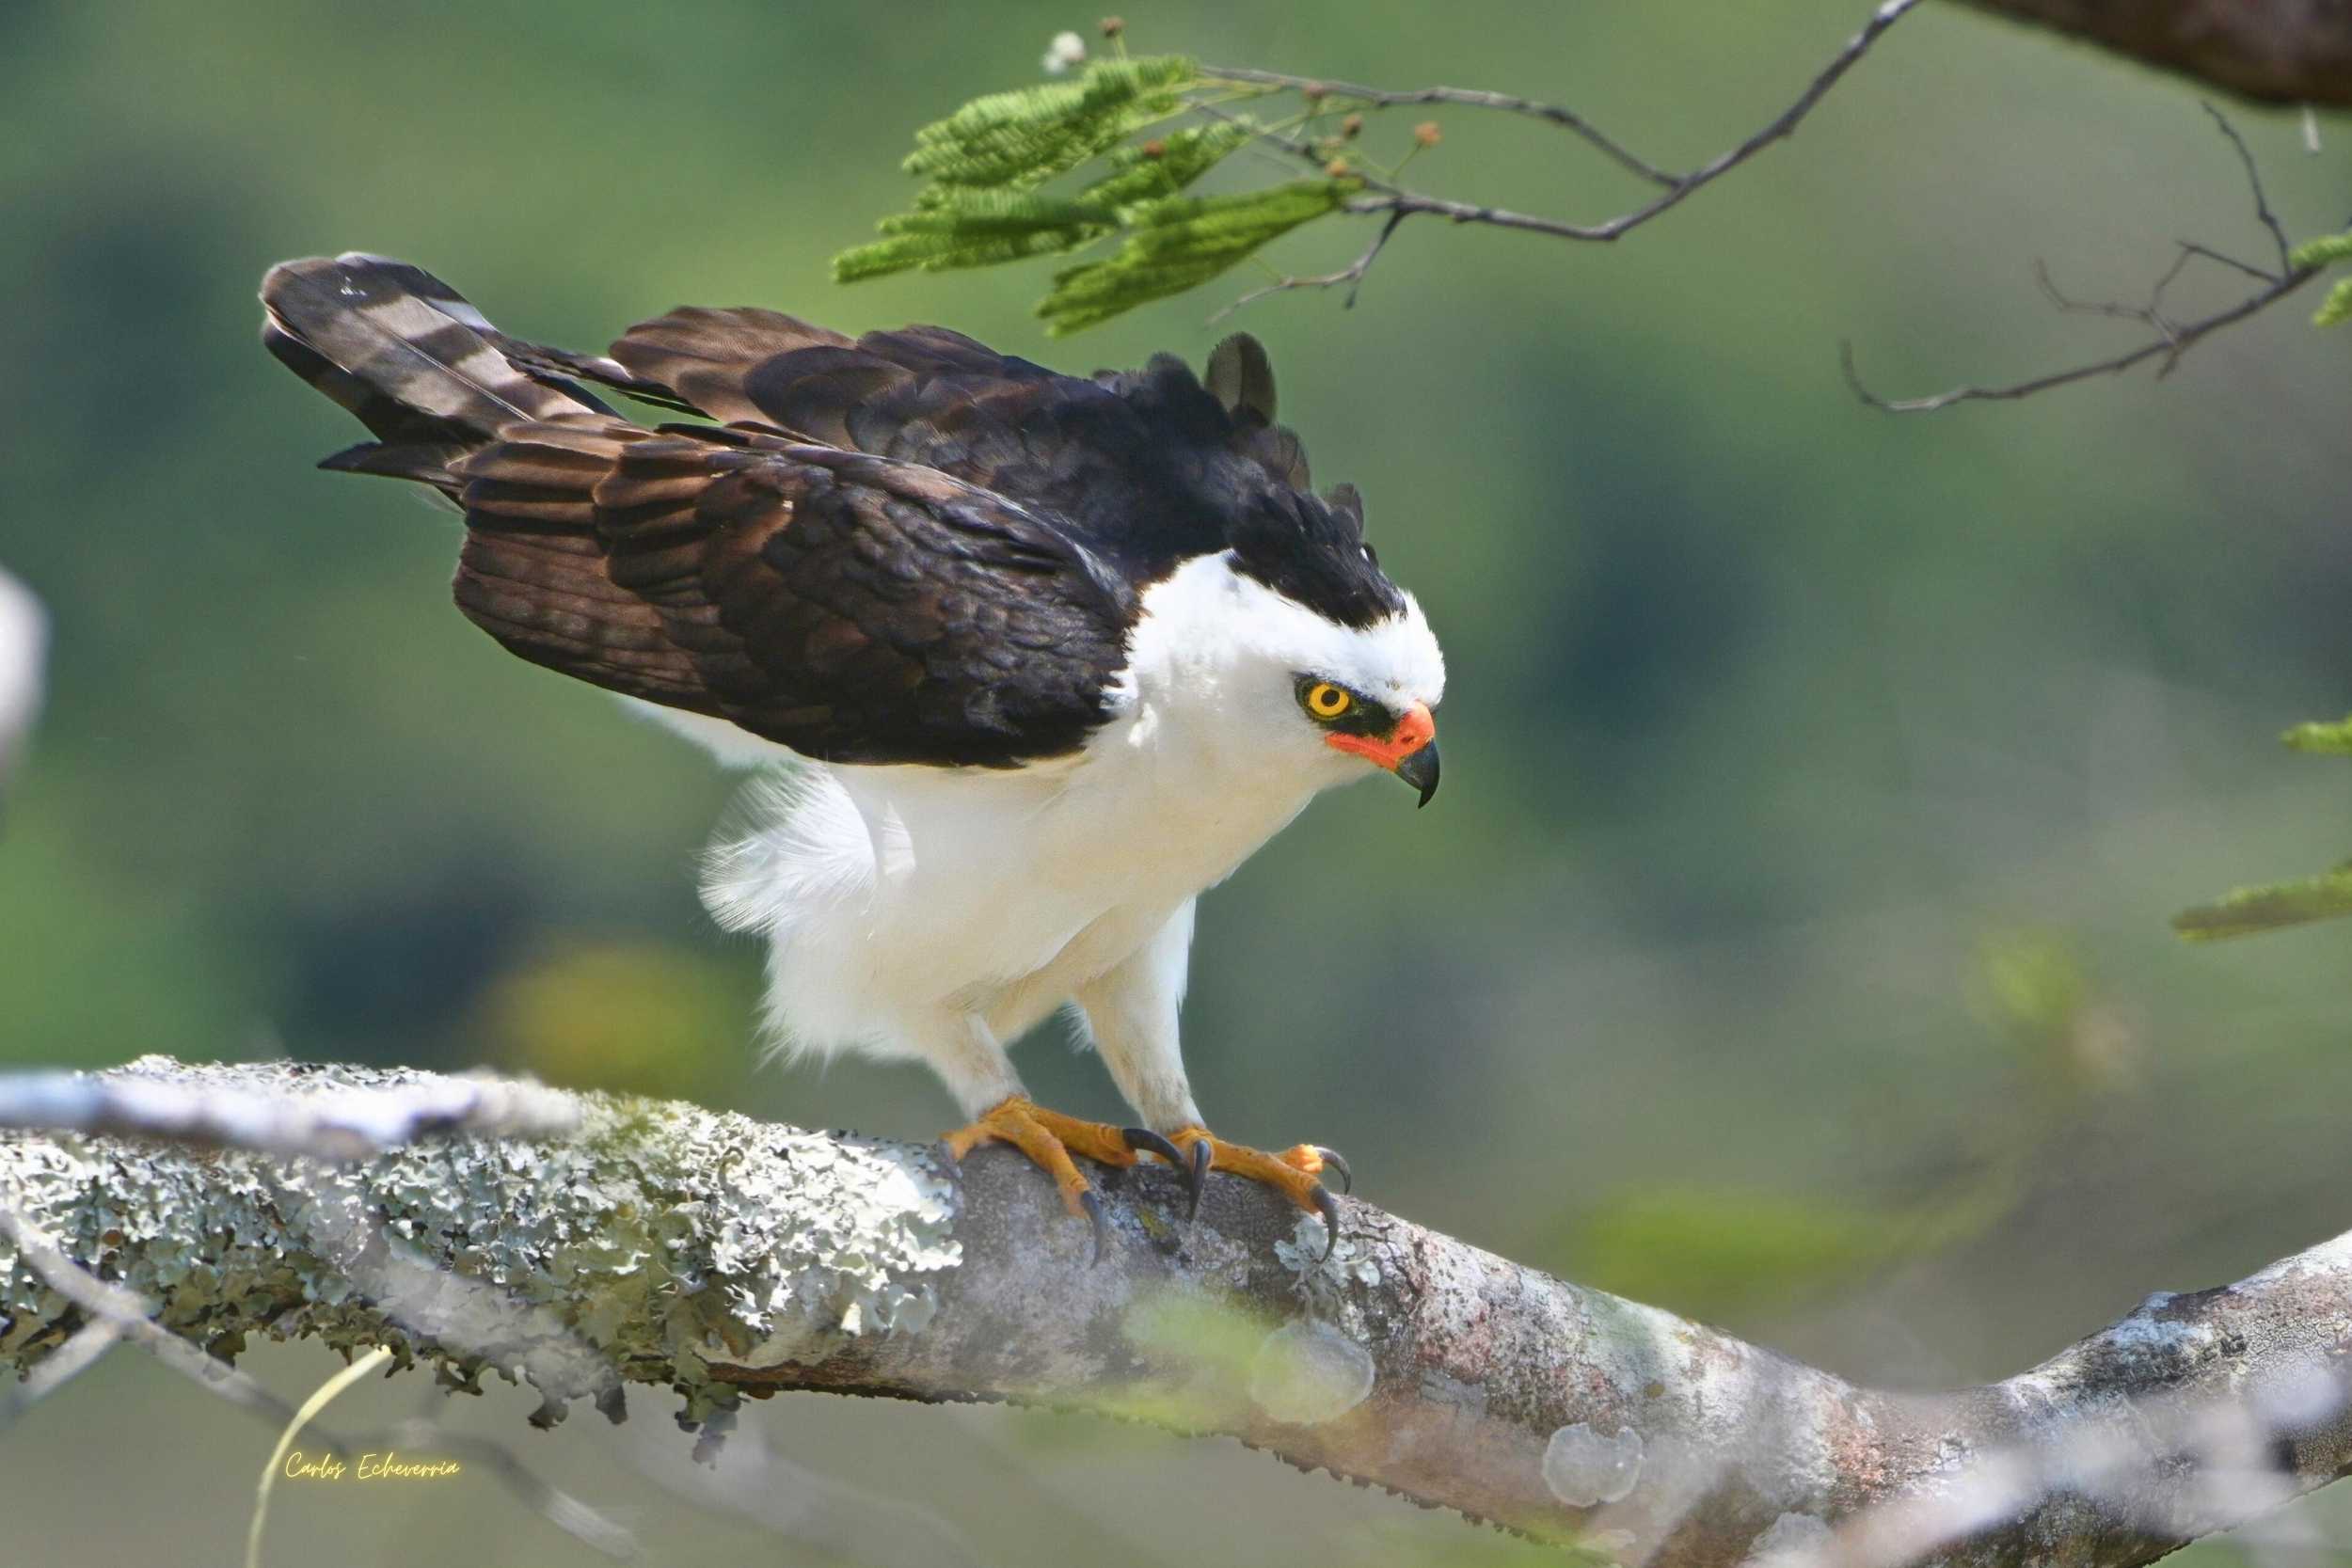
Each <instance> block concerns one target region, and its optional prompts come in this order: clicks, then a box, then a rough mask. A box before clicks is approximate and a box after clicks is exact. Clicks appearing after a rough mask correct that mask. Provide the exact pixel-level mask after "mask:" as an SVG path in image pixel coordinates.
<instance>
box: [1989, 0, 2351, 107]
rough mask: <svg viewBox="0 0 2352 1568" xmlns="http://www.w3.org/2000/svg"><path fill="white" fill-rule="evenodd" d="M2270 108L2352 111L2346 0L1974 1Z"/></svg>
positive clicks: (2349, 11)
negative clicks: (2291, 105) (2284, 105)
mask: <svg viewBox="0 0 2352 1568" xmlns="http://www.w3.org/2000/svg"><path fill="white" fill-rule="evenodd" d="M1970 3H1971V4H1973V5H1974V6H1975V7H1976V8H1978V9H1979V10H1986V11H1994V12H1997V13H1999V14H2001V15H2003V16H2010V17H2016V18H2018V19H2019V20H2021V21H2026V22H2033V23H2039V24H2042V25H2043V26H2045V27H2049V28H2052V29H2054V30H2056V31H2058V32H2061V33H2066V34H2070V35H2072V36H2073V37H2075V38H2078V39H2083V40H2088V41H2090V42H2092V43H2096V44H2100V45H2102V46H2104V47H2106V48H2108V49H2112V50H2114V51H2115V52H2116V53H2118V54H2121V55H2129V56H2131V57H2132V58H2134V59H2137V60H2140V61H2144V62H2145V63H2147V64H2150V65H2153V66H2159V67H2162V68H2163V69H2165V70H2168V71H2179V72H2181V73H2182V74H2184V75H2186V76H2193V77H2195V78H2197V79H2198V80H2200V81H2203V82H2210V83H2211V84H2213V85H2214V86H2215V87H2226V88H2228V89H2229V90H2231V91H2232V92H2236V93H2242V94H2244V95H2245V96H2246V97H2248V98H2251V99H2254V100H2256V101H2258V102H2261V103H2317V104H2324V105H2328V106H2332V107H2338V108H2341V107H2344V106H2346V105H2352V7H2347V6H2345V5H2344V4H2342V3H2341V0H2228V4H2217V3H2216V0H1970Z"/></svg>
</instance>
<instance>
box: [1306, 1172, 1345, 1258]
mask: <svg viewBox="0 0 2352 1568" xmlns="http://www.w3.org/2000/svg"><path fill="white" fill-rule="evenodd" d="M1307 1196H1309V1197H1311V1198H1312V1199H1314V1203H1315V1212H1317V1213H1319V1214H1321V1215H1322V1216H1323V1256H1324V1257H1325V1258H1328V1257H1330V1256H1331V1249H1332V1248H1333V1247H1335V1246H1338V1245H1339V1244H1340V1200H1339V1199H1338V1198H1336V1197H1333V1196H1331V1189H1330V1188H1328V1187H1327V1186H1325V1185H1324V1184H1323V1183H1322V1182H1320V1181H1318V1182H1316V1183H1315V1184H1314V1189H1313V1191H1311V1192H1310V1193H1309V1194H1308V1195H1307ZM1316 1260H1317V1261H1318V1262H1320V1261H1321V1260H1322V1259H1316Z"/></svg>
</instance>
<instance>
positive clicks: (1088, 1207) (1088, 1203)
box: [1078, 1187, 1111, 1267]
mask: <svg viewBox="0 0 2352 1568" xmlns="http://www.w3.org/2000/svg"><path fill="white" fill-rule="evenodd" d="M1078 1204H1079V1207H1081V1208H1083V1209H1084V1210H1085V1211H1086V1212H1087V1220H1088V1222H1089V1224H1091V1225H1092V1226H1093V1227H1094V1256H1093V1257H1091V1258H1089V1259H1087V1264H1088V1266H1089V1267H1093V1266H1094V1265H1096V1264H1099V1263H1101V1262H1102V1261H1103V1254H1104V1253H1105V1252H1108V1251H1109V1250H1110V1243H1111V1222H1110V1221H1109V1220H1107V1219H1105V1218H1104V1216H1103V1197H1102V1195H1101V1194H1099V1193H1097V1192H1096V1191H1095V1190H1094V1189H1093V1188H1091V1187H1089V1188H1088V1189H1087V1190H1086V1191H1085V1192H1083V1193H1080V1194H1079V1195H1078Z"/></svg>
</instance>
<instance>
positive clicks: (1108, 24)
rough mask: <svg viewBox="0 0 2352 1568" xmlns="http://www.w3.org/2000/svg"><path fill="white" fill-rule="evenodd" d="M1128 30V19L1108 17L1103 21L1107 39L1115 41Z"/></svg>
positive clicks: (1104, 33)
mask: <svg viewBox="0 0 2352 1568" xmlns="http://www.w3.org/2000/svg"><path fill="white" fill-rule="evenodd" d="M1126 30H1127V19H1126V18H1125V17H1123V16H1106V17H1104V19H1103V36H1104V38H1106V39H1115V38H1117V37H1118V36H1119V35H1120V34H1121V33H1123V32H1125V31H1126Z"/></svg>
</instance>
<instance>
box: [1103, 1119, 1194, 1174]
mask: <svg viewBox="0 0 2352 1568" xmlns="http://www.w3.org/2000/svg"><path fill="white" fill-rule="evenodd" d="M1119 1135H1120V1138H1121V1139H1122V1140H1123V1141H1124V1142H1125V1143H1126V1145H1127V1147H1128V1148H1133V1149H1138V1150H1140V1151H1141V1152H1143V1153H1146V1154H1156V1155H1158V1156H1159V1157H1160V1158H1161V1159H1163V1160H1165V1161H1167V1162H1168V1164H1171V1165H1173V1166H1175V1167H1176V1168H1177V1169H1178V1170H1179V1171H1181V1170H1183V1169H1184V1150H1183V1149H1181V1148H1177V1147H1176V1145H1175V1143H1174V1142H1173V1141H1172V1140H1171V1139H1168V1138H1164V1137H1162V1136H1160V1134H1158V1133H1157V1132H1152V1130H1151V1129H1150V1128H1149V1127H1122V1128H1120V1132H1119Z"/></svg>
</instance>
